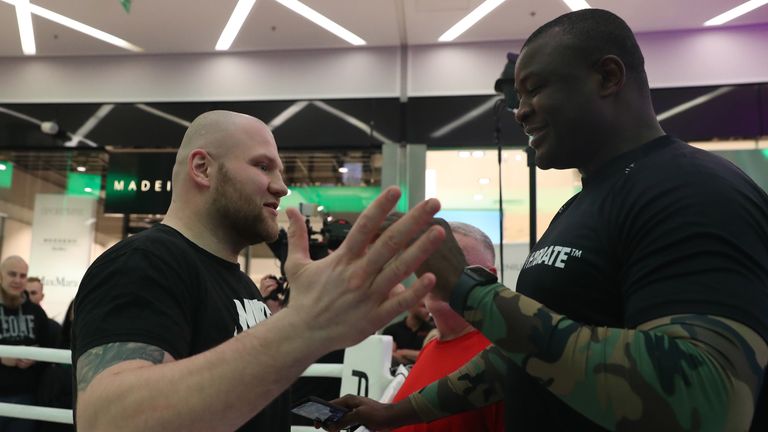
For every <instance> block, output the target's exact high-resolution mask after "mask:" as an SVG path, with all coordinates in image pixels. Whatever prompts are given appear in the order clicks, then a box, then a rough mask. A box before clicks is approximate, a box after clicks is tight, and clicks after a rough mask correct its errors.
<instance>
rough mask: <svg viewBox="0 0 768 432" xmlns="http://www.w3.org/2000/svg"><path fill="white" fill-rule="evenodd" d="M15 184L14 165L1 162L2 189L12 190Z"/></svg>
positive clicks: (0, 177)
mask: <svg viewBox="0 0 768 432" xmlns="http://www.w3.org/2000/svg"><path fill="white" fill-rule="evenodd" d="M11 184H13V163H11V162H9V161H0V189H10V187H11Z"/></svg>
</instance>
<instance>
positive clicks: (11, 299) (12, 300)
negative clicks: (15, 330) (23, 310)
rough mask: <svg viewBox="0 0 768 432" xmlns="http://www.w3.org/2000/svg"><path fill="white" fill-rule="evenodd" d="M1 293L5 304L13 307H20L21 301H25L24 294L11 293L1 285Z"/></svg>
mask: <svg viewBox="0 0 768 432" xmlns="http://www.w3.org/2000/svg"><path fill="white" fill-rule="evenodd" d="M0 294H1V295H2V300H3V304H4V305H6V306H7V307H9V308H12V309H15V308H17V307H19V305H20V304H21V302H22V301H24V298H23V297H22V296H14V295H10V294H8V293H7V292H5V289H4V288H2V287H0Z"/></svg>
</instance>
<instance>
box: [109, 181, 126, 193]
mask: <svg viewBox="0 0 768 432" xmlns="http://www.w3.org/2000/svg"><path fill="white" fill-rule="evenodd" d="M112 188H113V189H114V190H116V191H121V190H123V189H124V188H125V181H123V180H115V184H114V186H113V187H112Z"/></svg>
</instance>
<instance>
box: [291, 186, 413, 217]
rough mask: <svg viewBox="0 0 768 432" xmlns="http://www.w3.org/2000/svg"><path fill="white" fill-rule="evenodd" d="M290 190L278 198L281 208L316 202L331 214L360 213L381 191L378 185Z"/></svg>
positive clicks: (300, 187)
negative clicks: (288, 193)
mask: <svg viewBox="0 0 768 432" xmlns="http://www.w3.org/2000/svg"><path fill="white" fill-rule="evenodd" d="M290 190H291V194H290V195H288V196H285V197H283V198H281V199H280V207H281V208H288V207H298V206H299V204H300V203H305V204H317V205H318V206H323V209H322V210H323V211H324V212H326V213H331V214H333V213H360V212H362V211H363V210H365V208H366V207H368V206H369V205H370V204H371V203H372V202H373V200H375V199H376V197H377V196H379V194H380V193H381V188H380V187H378V186H296V187H290ZM401 200H402V198H401Z"/></svg>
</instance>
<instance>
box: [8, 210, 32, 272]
mask: <svg viewBox="0 0 768 432" xmlns="http://www.w3.org/2000/svg"><path fill="white" fill-rule="evenodd" d="M2 241H3V254H2V257H0V262H1V261H3V260H4V259H6V258H8V257H9V256H11V255H18V256H20V257H22V258H24V260H25V261H27V262H29V253H30V251H31V250H32V226H31V225H29V224H26V223H24V222H19V221H17V220H14V219H10V218H6V219H5V229H4V230H3V238H2ZM32 276H34V275H32Z"/></svg>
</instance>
